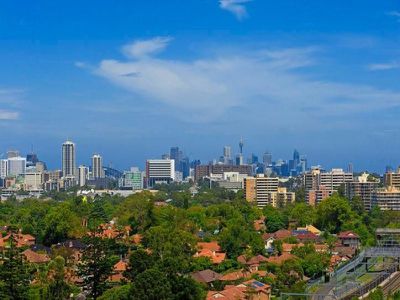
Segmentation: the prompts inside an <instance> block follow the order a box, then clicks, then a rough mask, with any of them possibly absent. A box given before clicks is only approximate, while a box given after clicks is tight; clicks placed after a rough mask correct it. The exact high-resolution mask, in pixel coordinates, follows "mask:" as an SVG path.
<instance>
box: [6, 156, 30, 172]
mask: <svg viewBox="0 0 400 300" xmlns="http://www.w3.org/2000/svg"><path fill="white" fill-rule="evenodd" d="M7 169H8V170H7V176H18V175H23V174H25V171H26V158H25V157H21V156H15V157H11V158H8V163H7Z"/></svg>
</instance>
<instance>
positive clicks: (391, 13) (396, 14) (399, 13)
mask: <svg viewBox="0 0 400 300" xmlns="http://www.w3.org/2000/svg"><path fill="white" fill-rule="evenodd" d="M387 14H388V15H389V16H392V17H395V18H397V21H399V22H400V11H396V10H392V11H389V12H388V13H387Z"/></svg>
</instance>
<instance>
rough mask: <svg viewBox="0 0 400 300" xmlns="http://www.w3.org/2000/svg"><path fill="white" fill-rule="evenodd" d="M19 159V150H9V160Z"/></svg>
mask: <svg viewBox="0 0 400 300" xmlns="http://www.w3.org/2000/svg"><path fill="white" fill-rule="evenodd" d="M13 157H19V151H18V150H8V151H7V158H13Z"/></svg>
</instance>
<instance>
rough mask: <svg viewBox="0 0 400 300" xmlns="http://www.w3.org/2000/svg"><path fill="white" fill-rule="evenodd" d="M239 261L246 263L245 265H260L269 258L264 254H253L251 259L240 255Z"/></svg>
mask: <svg viewBox="0 0 400 300" xmlns="http://www.w3.org/2000/svg"><path fill="white" fill-rule="evenodd" d="M237 261H238V262H240V263H242V264H245V265H258V264H260V263H262V262H265V261H267V258H266V257H265V256H262V255H256V256H253V257H251V258H249V259H246V257H245V256H244V255H240V256H239V257H238V258H237Z"/></svg>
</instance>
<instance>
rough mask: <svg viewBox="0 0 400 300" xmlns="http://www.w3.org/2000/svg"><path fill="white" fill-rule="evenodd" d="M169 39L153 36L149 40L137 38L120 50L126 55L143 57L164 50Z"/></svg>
mask: <svg viewBox="0 0 400 300" xmlns="http://www.w3.org/2000/svg"><path fill="white" fill-rule="evenodd" d="M170 41H171V38H170V37H155V38H153V39H150V40H138V41H135V42H133V43H131V44H128V45H125V46H124V47H123V48H122V51H123V53H124V54H125V55H126V56H127V57H130V58H143V57H146V56H148V55H150V54H154V53H157V52H160V51H162V50H164V48H165V47H167V45H168V43H169V42H170Z"/></svg>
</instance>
